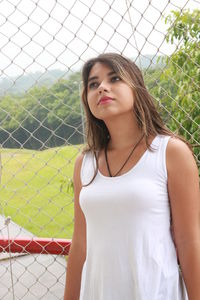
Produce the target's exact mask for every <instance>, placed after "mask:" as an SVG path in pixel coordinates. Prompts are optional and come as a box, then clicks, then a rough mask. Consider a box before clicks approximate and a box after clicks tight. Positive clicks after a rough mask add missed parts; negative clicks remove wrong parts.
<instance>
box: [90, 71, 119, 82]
mask: <svg viewBox="0 0 200 300" xmlns="http://www.w3.org/2000/svg"><path fill="white" fill-rule="evenodd" d="M113 74H116V72H115V71H111V72H109V73H108V74H107V76H111V75H113ZM95 79H98V76H92V77H90V78H89V79H88V82H90V81H92V80H95Z"/></svg>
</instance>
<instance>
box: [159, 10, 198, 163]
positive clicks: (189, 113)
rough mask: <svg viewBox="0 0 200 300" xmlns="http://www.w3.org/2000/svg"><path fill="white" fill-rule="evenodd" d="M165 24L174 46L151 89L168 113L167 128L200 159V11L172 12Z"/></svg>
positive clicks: (168, 38)
mask: <svg viewBox="0 0 200 300" xmlns="http://www.w3.org/2000/svg"><path fill="white" fill-rule="evenodd" d="M166 23H168V24H169V25H170V26H169V28H168V32H167V36H166V39H167V41H168V42H170V43H173V44H175V43H176V44H177V48H176V51H175V52H174V53H173V54H172V55H171V56H170V57H167V58H165V63H166V66H167V67H166V68H165V69H164V71H163V72H162V74H161V76H160V84H159V88H158V89H154V92H155V96H156V97H158V98H159V99H160V101H161V103H162V104H163V105H164V108H165V111H168V112H170V115H171V117H170V118H169V120H168V126H169V127H170V129H172V130H173V131H176V132H177V133H178V134H181V135H182V136H184V137H185V138H186V139H187V140H189V141H190V142H191V143H192V144H194V145H195V146H196V147H195V148H194V151H195V154H196V156H197V158H198V160H200V157H199V155H200V154H199V141H200V139H199V137H200V125H199V124H200V89H199V86H200V69H199V65H200V11H199V10H194V11H193V12H190V11H189V10H186V11H183V12H177V11H172V13H171V15H170V16H168V17H167V18H166Z"/></svg>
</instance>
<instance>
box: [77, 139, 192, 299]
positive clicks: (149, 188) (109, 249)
mask: <svg viewBox="0 0 200 300" xmlns="http://www.w3.org/2000/svg"><path fill="white" fill-rule="evenodd" d="M169 138H170V137H169V136H163V135H157V136H156V137H155V138H154V140H153V142H152V144H151V148H152V150H153V151H150V150H148V149H147V150H146V152H145V153H144V154H143V155H142V157H141V158H140V159H139V161H138V162H137V163H136V165H135V166H134V167H133V168H132V169H131V170H129V171H128V172H127V173H125V174H123V175H120V176H117V177H106V176H104V175H103V174H101V173H100V171H99V170H98V173H97V175H96V177H95V179H94V181H93V182H92V183H91V184H89V185H88V186H83V187H82V189H81V192H80V206H81V209H82V211H83V213H84V215H85V219H86V236H87V238H86V240H87V251H86V260H85V263H84V265H83V269H82V275H81V288H80V298H79V299H80V300H188V296H187V292H186V288H185V284H184V281H183V278H182V275H181V271H180V268H179V265H178V261H177V254H176V248H175V245H174V242H173V238H172V235H171V230H170V205H169V198H168V192H167V169H166V147H167V143H168V140H169ZM95 168H96V163H95V158H94V156H93V154H92V153H91V152H87V153H86V154H85V155H84V158H83V163H82V168H81V180H82V184H83V185H86V184H87V183H89V182H90V180H91V179H92V178H93V175H94V171H95Z"/></svg>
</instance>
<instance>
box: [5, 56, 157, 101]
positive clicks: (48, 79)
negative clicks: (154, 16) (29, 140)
mask: <svg viewBox="0 0 200 300" xmlns="http://www.w3.org/2000/svg"><path fill="white" fill-rule="evenodd" d="M157 60H158V56H154V55H149V54H147V55H141V56H140V57H138V58H133V61H135V62H136V64H137V65H138V66H139V67H140V68H142V69H147V68H157V67H162V66H163V64H162V62H161V60H160V61H159V63H158V62H157ZM77 71H78V70H77ZM72 73H73V72H72V71H70V72H69V71H64V70H48V71H46V72H45V73H42V72H40V71H37V72H35V73H28V74H25V75H20V76H15V77H9V78H8V77H7V78H5V77H3V78H0V96H2V95H5V94H22V93H24V92H26V91H27V90H28V89H30V88H31V87H33V86H48V87H50V86H51V85H52V84H54V83H55V82H56V81H57V80H58V79H60V78H64V79H67V78H68V77H69V76H70V75H71V74H72Z"/></svg>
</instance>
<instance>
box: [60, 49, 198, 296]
mask: <svg viewBox="0 0 200 300" xmlns="http://www.w3.org/2000/svg"><path fill="white" fill-rule="evenodd" d="M82 74H83V94H82V100H83V104H84V107H85V112H86V118H87V149H86V150H85V151H84V153H82V154H81V155H79V156H78V157H77V160H76V163H75V169H74V192H75V224H74V234H73V239H72V245H71V249H70V254H69V259H68V265H67V277H66V288H65V296H64V299H65V300H78V299H80V300H186V299H189V300H199V299H200V222H199V221H200V198H199V178H198V169H197V166H196V163H195V160H194V158H193V155H192V152H191V150H190V149H189V147H188V146H187V145H186V143H185V142H184V141H182V140H181V139H180V138H177V137H175V136H174V135H173V134H172V133H171V132H170V131H169V130H168V129H167V128H166V127H165V126H164V124H163V122H162V120H161V118H160V116H159V114H158V112H157V111H156V108H155V105H154V103H153V100H152V97H151V96H150V94H149V93H148V91H147V89H146V87H145V85H144V81H143V77H142V74H141V72H140V70H139V69H138V67H137V66H136V65H135V64H134V63H133V62H132V61H131V60H129V59H127V58H125V57H123V56H121V55H119V54H114V53H108V54H102V55H99V56H98V57H97V58H94V59H91V60H89V61H88V62H86V63H85V65H84V67H83V73H82Z"/></svg>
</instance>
